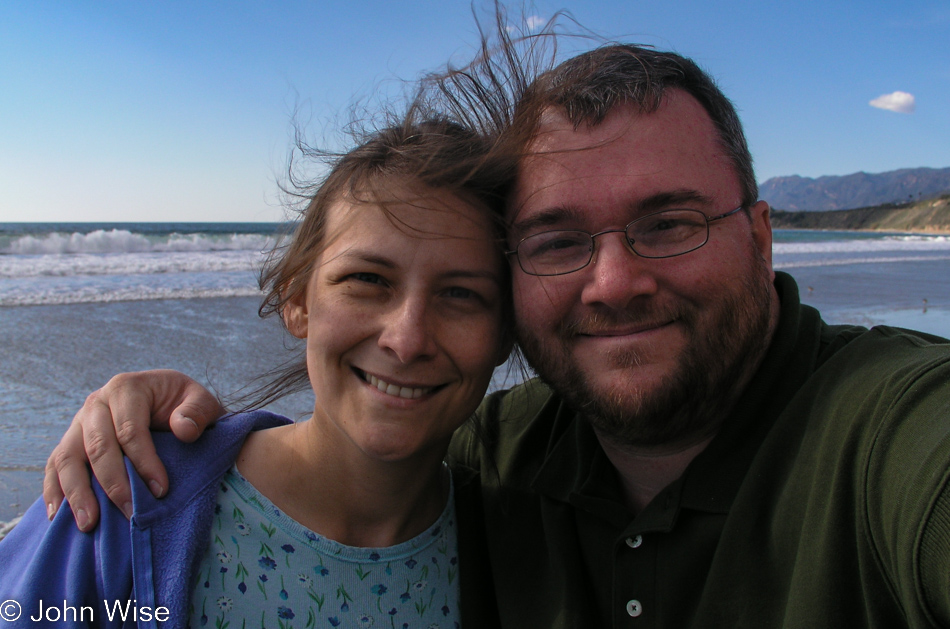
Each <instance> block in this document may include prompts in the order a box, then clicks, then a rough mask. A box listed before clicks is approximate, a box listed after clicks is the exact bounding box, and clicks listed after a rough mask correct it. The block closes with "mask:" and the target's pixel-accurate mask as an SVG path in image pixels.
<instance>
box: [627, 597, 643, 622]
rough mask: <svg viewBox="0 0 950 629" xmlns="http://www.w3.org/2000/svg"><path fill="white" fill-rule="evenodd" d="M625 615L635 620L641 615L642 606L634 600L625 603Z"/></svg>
mask: <svg viewBox="0 0 950 629" xmlns="http://www.w3.org/2000/svg"><path fill="white" fill-rule="evenodd" d="M627 613H628V614H630V616H631V617H632V618H636V617H637V616H639V615H640V614H642V613H643V606H642V605H640V601H638V600H637V599H635V598H632V599H630V600H629V601H627Z"/></svg>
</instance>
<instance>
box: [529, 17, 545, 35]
mask: <svg viewBox="0 0 950 629" xmlns="http://www.w3.org/2000/svg"><path fill="white" fill-rule="evenodd" d="M546 23H547V20H545V19H544V18H543V17H541V16H540V15H529V16H528V18H527V19H526V20H525V24H526V25H527V26H528V30H529V31H536V30H538V29H539V28H541V27H542V26H544V25H545V24H546Z"/></svg>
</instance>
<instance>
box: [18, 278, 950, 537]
mask: <svg viewBox="0 0 950 629" xmlns="http://www.w3.org/2000/svg"><path fill="white" fill-rule="evenodd" d="M782 264H783V263H782V262H781V261H779V264H777V266H778V267H779V268H782ZM947 267H948V263H947V261H937V262H934V261H906V260H905V261H901V262H899V263H888V262H875V263H863V264H838V265H834V264H832V265H817V266H797V267H792V268H786V269H785V270H787V271H789V272H791V273H792V275H794V276H795V277H796V278H797V279H798V281H799V284H800V286H801V293H802V301H803V302H805V303H808V304H811V305H814V306H816V307H818V308H819V309H820V310H821V311H822V313H823V315H824V316H825V318H826V320H828V321H829V322H831V323H855V324H860V325H867V326H871V325H879V324H888V325H897V326H901V327H909V328H914V329H920V330H924V331H927V332H930V333H933V334H938V335H941V336H950V272H947ZM287 340H288V339H287V337H286V335H285V334H284V333H283V332H282V331H281V330H280V328H279V327H278V326H277V323H276V321H273V320H270V321H266V322H262V321H261V320H260V319H259V318H258V317H257V299H256V298H250V297H233V298H211V299H173V300H152V301H129V302H117V303H105V304H75V305H62V306H28V307H17V308H0V347H3V348H4V357H3V359H2V361H0V522H5V521H9V520H11V519H12V518H13V517H15V516H16V515H18V514H20V513H22V512H23V511H24V510H25V509H26V508H27V507H28V506H29V505H30V503H32V502H33V500H34V499H35V498H36V497H38V496H39V494H40V491H41V489H42V470H43V466H44V464H45V461H46V457H47V455H48V453H49V452H50V450H51V449H52V448H53V446H54V445H55V443H56V442H57V441H58V440H59V437H60V435H61V434H62V432H63V431H64V430H65V428H66V426H67V425H68V424H69V421H70V419H71V418H72V415H73V413H75V411H76V410H77V409H78V408H79V407H80V406H81V404H82V402H83V399H84V398H85V395H86V394H87V393H89V392H90V391H92V390H94V389H96V388H98V387H100V386H102V385H103V384H104V383H105V382H106V381H107V380H108V379H109V377H110V376H111V375H112V374H114V373H117V372H120V371H135V370H142V369H154V368H174V369H180V370H182V371H184V372H186V373H188V374H190V375H192V376H194V377H196V378H197V379H199V380H200V381H202V382H203V383H206V384H210V385H212V386H214V387H215V388H216V389H217V390H218V391H219V392H221V393H225V394H227V393H231V392H233V391H235V390H236V389H238V388H239V387H240V386H241V385H243V384H245V383H247V382H249V381H250V380H251V379H252V378H253V377H254V376H256V375H258V374H259V373H261V372H262V371H264V370H266V369H267V368H268V367H270V366H273V365H275V364H277V363H279V362H280V361H281V360H283V359H284V358H285V357H286V356H287V355H288V354H286V353H285V352H284V349H283V348H284V346H285V342H286V341H287ZM312 405H313V402H312V397H309V396H308V395H305V394H298V395H297V396H294V397H291V398H288V399H285V400H281V401H280V402H278V403H277V404H275V405H274V406H272V407H271V408H272V409H273V410H275V411H277V412H280V413H283V414H286V415H289V416H291V417H297V418H300V417H303V416H306V415H308V414H309V412H310V410H312Z"/></svg>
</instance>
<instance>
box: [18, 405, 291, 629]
mask: <svg viewBox="0 0 950 629" xmlns="http://www.w3.org/2000/svg"><path fill="white" fill-rule="evenodd" d="M289 421H290V420H288V419H286V418H284V417H281V416H279V415H274V414H273V413H269V412H266V411H255V412H252V413H243V414H239V415H234V416H232V417H230V418H228V419H226V420H222V421H219V422H218V423H217V424H216V425H215V426H214V428H213V429H211V430H208V431H207V432H206V433H205V434H204V436H202V437H201V439H199V440H198V441H196V442H195V443H192V444H185V443H181V442H180V441H178V440H177V439H176V438H175V437H174V436H173V435H171V434H169V433H165V434H156V435H155V446H156V448H157V450H158V453H159V456H160V457H161V459H162V461H163V462H164V463H165V466H166V469H167V470H168V474H169V481H170V484H169V492H168V495H167V496H166V497H165V498H163V499H162V500H156V499H155V498H153V497H152V494H151V492H149V490H148V488H147V487H146V486H145V484H144V483H143V482H142V480H141V479H140V478H139V476H138V475H137V474H135V473H134V471H133V470H132V468H131V465H130V464H129V463H128V462H126V466H127V467H128V469H129V473H130V476H131V478H132V508H133V516H132V521H131V522H129V521H128V520H126V519H125V516H124V515H123V514H122V512H121V511H119V509H118V508H116V507H115V506H114V505H113V504H112V503H111V502H110V501H109V499H108V498H107V497H106V495H105V492H103V490H102V488H101V487H100V486H99V485H98V483H97V484H96V485H95V491H96V496H97V497H98V499H99V508H100V512H101V520H100V523H99V526H98V527H97V528H96V530H95V531H94V532H92V533H90V534H84V533H80V532H79V530H78V529H77V528H76V525H75V523H74V522H73V516H72V512H71V511H70V509H68V508H61V509H60V510H59V512H58V513H57V514H56V517H55V518H53V521H52V522H50V521H49V520H48V519H47V517H46V508H45V506H44V504H43V502H42V500H38V501H37V502H36V503H35V504H33V506H31V507H30V509H29V510H28V511H27V512H26V514H25V515H24V516H23V519H22V520H21V521H20V523H19V524H18V525H17V526H16V528H14V529H13V531H12V532H11V533H10V534H9V535H8V536H7V537H6V538H5V539H4V540H3V541H2V542H0V620H6V621H8V622H6V623H5V624H3V627H4V628H6V627H10V628H13V627H24V628H25V627H30V628H35V627H57V628H58V629H60V628H62V627H75V626H81V627H86V626H92V627H157V626H159V625H158V624H157V623H156V622H155V621H156V619H159V620H166V622H165V623H164V624H163V625H162V626H169V627H184V626H186V624H187V621H188V617H187V610H188V600H189V597H190V595H191V587H192V586H193V584H194V578H193V573H194V569H195V567H196V565H197V560H198V559H199V557H200V554H201V552H202V551H203V550H204V548H205V547H206V546H207V543H208V540H207V536H208V531H209V528H210V526H211V519H212V515H213V513H214V507H215V499H216V497H217V492H218V481H219V480H220V479H221V477H222V476H223V475H224V473H225V472H226V471H227V470H228V468H229V467H230V466H231V464H232V463H233V462H234V460H235V458H237V455H238V452H240V449H241V445H242V444H243V443H244V439H245V437H247V434H248V433H249V432H250V431H252V430H260V429H263V428H271V427H273V426H279V425H282V424H286V423H289ZM130 600H131V601H132V602H131V604H130V603H129V601H130ZM41 601H42V604H41ZM160 608H165V609H167V610H168V611H167V615H166V614H165V612H164V611H163V610H160ZM17 609H19V614H20V615H19V618H18V619H17V620H15V621H13V622H9V621H10V620H11V619H12V617H13V615H14V614H16V612H17ZM123 611H124V612H125V614H124V619H123V613H121V612H123ZM38 616H41V617H42V618H41V620H39V621H38V622H34V621H33V620H32V618H36V617H38Z"/></svg>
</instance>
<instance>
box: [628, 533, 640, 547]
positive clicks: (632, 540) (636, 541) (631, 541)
mask: <svg viewBox="0 0 950 629" xmlns="http://www.w3.org/2000/svg"><path fill="white" fill-rule="evenodd" d="M642 543H643V536H642V535H637V536H636V537H628V538H627V546H629V547H630V548H640V544H642Z"/></svg>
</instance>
